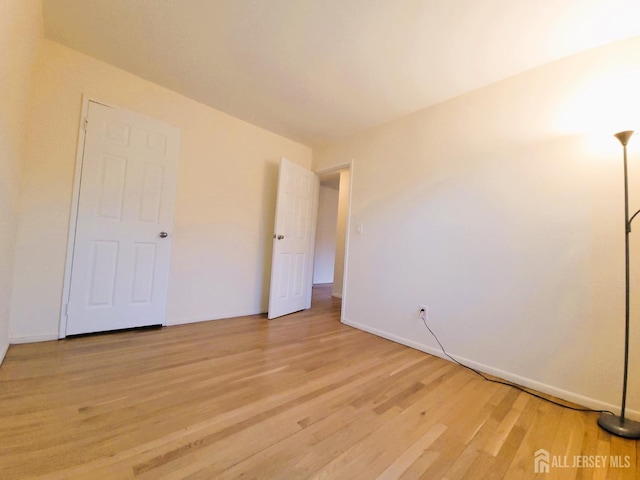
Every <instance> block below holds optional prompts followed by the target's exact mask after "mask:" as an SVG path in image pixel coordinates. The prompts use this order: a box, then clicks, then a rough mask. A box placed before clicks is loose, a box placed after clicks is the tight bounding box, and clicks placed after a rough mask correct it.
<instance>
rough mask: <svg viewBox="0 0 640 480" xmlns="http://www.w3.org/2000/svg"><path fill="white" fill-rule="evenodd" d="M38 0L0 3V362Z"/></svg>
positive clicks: (38, 35) (38, 27) (38, 32)
mask: <svg viewBox="0 0 640 480" xmlns="http://www.w3.org/2000/svg"><path fill="white" fill-rule="evenodd" d="M42 36H43V29H42V14H41V4H40V0H6V1H2V2H0V362H1V361H2V359H3V358H4V354H5V352H6V350H7V346H8V337H9V315H10V309H11V290H12V272H13V259H14V248H15V233H16V228H17V219H18V216H17V212H18V202H19V197H20V190H21V186H22V171H23V164H24V146H25V137H26V132H27V128H29V122H28V106H29V105H28V97H29V91H30V86H31V70H32V67H33V62H34V61H35V58H36V53H37V49H38V46H39V44H40V43H41V42H42Z"/></svg>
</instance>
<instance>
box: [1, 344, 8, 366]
mask: <svg viewBox="0 0 640 480" xmlns="http://www.w3.org/2000/svg"><path fill="white" fill-rule="evenodd" d="M7 350H9V344H8V343H6V344H4V345H2V346H0V365H2V362H3V361H4V357H5V356H6V355H7Z"/></svg>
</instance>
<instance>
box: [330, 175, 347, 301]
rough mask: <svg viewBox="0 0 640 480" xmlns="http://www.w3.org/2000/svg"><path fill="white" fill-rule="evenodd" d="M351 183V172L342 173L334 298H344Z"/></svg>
mask: <svg viewBox="0 0 640 480" xmlns="http://www.w3.org/2000/svg"><path fill="white" fill-rule="evenodd" d="M350 183H351V171H350V170H345V171H343V172H340V189H339V198H338V222H337V226H336V257H335V263H334V270H333V271H334V274H333V291H332V292H331V294H332V295H333V296H334V297H338V298H342V287H343V283H344V255H345V247H346V245H347V219H348V217H349V189H350Z"/></svg>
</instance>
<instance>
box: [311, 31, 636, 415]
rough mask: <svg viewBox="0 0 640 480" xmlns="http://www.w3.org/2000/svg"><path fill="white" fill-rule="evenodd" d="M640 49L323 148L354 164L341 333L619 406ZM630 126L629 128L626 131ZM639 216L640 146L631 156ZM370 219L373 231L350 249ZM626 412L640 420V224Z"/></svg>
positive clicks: (566, 66) (521, 79) (554, 69)
mask: <svg viewBox="0 0 640 480" xmlns="http://www.w3.org/2000/svg"><path fill="white" fill-rule="evenodd" d="M639 85H640V38H633V39H630V40H627V41H623V42H619V43H616V44H612V45H609V46H606V47H603V48H599V49H596V50H592V51H588V52H585V53H583V54H579V55H576V56H573V57H569V58H566V59H564V60H561V61H558V62H555V63H553V64H549V65H546V66H544V67H541V68H538V69H536V70H532V71H529V72H527V73H524V74H521V75H518V76H515V77H512V78H509V79H507V80H504V81H502V82H499V83H496V84H493V85H491V86H488V87H485V88H482V89H480V90H477V91H474V92H472V93H469V94H466V95H463V96H460V97H458V98H455V99H453V100H450V101H448V102H445V103H442V104H440V105H437V106H435V107H433V108H429V109H427V110H424V111H421V112H418V113H416V114H413V115H411V116H408V117H404V118H402V119H399V120H398V121H395V122H392V123H389V124H387V125H384V126H381V127H378V128H375V129H373V130H370V131H368V132H365V133H362V134H360V135H357V136H354V137H351V138H348V139H345V140H344V141H340V142H337V143H335V144H333V145H330V146H328V147H327V148H325V149H323V150H321V151H319V152H314V157H315V161H314V167H315V168H316V169H317V170H322V169H326V168H330V167H332V166H335V165H338V164H341V163H342V162H343V161H344V159H345V158H353V159H354V162H355V165H356V168H355V171H354V174H353V175H354V176H353V183H352V186H353V191H352V203H351V222H350V226H349V228H351V235H350V244H349V259H348V274H349V275H348V279H347V292H348V301H347V303H346V312H345V322H347V323H350V324H352V325H355V326H358V327H360V328H363V329H365V330H368V331H371V332H374V333H377V334H379V335H382V336H385V337H387V338H391V339H394V340H397V341H400V342H402V343H405V344H408V345H412V346H414V347H416V348H421V349H423V350H426V351H430V352H434V353H437V352H438V349H437V348H436V347H437V344H436V343H435V342H434V340H433V338H431V337H430V335H429V333H428V332H427V330H426V329H425V327H424V325H422V323H421V321H420V318H419V316H418V305H419V304H426V305H428V306H429V307H430V324H431V327H432V328H433V329H434V331H435V332H436V333H437V334H438V335H439V338H440V340H441V341H442V343H443V344H444V345H445V346H446V348H447V349H448V351H449V353H451V354H453V355H455V356H457V357H458V358H459V359H461V360H464V361H466V362H467V363H469V364H471V365H475V366H477V367H480V368H482V369H483V370H485V371H488V372H493V373H495V374H497V375H500V376H502V377H503V378H508V379H511V380H515V381H518V382H519V383H522V384H525V385H530V386H533V387H535V388H539V389H541V390H543V391H546V392H550V393H554V394H556V395H558V396H560V397H564V398H568V399H572V400H575V401H578V402H580V403H583V404H586V405H591V406H597V407H606V408H609V409H615V410H617V409H618V407H619V404H620V393H621V383H622V376H621V375H622V359H623V358H622V351H623V350H622V347H623V322H624V254H623V246H624V232H623V223H624V222H623V196H622V195H623V193H622V192H623V190H622V159H621V155H622V152H621V147H620V145H619V144H617V141H616V140H615V139H613V138H612V137H611V134H613V133H615V132H616V131H619V130H621V129H623V128H621V127H623V126H626V127H627V128H634V127H635V128H636V129H638V130H640V114H639V112H640V88H638V86H639ZM625 121H626V122H627V123H626V125H625ZM630 161H631V167H630V169H631V171H630V177H631V189H632V191H631V198H630V201H631V205H632V207H633V211H635V210H637V209H638V208H640V187H639V186H640V138H639V137H634V138H632V140H631V144H630ZM359 223H362V224H363V226H364V234H363V235H354V228H355V225H357V224H359ZM635 230H638V232H635V231H634V232H633V233H632V236H633V235H635V238H633V241H632V251H633V254H632V272H633V277H634V280H633V282H634V284H633V286H632V289H634V301H633V304H632V311H633V313H632V326H631V328H632V345H633V346H634V347H633V349H632V354H631V361H630V365H631V372H630V382H629V389H630V390H629V404H628V406H629V407H630V408H631V409H632V412H631V414H632V416H635V417H636V418H637V417H639V416H640V348H638V347H640V321H639V320H640V302H639V301H638V299H640V293H639V292H640V225H636V226H635Z"/></svg>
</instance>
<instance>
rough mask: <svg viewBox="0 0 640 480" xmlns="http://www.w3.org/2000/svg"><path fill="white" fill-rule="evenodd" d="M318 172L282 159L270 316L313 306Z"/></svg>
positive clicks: (274, 241) (274, 240) (272, 264)
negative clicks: (312, 290) (312, 291)
mask: <svg viewBox="0 0 640 480" xmlns="http://www.w3.org/2000/svg"><path fill="white" fill-rule="evenodd" d="M318 190H319V188H318V177H317V176H316V174H315V173H313V172H311V171H309V170H307V169H305V168H303V167H301V166H299V165H296V164H295V163H293V162H291V161H289V160H287V159H286V158H282V159H281V160H280V171H279V174H278V196H277V199H276V220H275V232H274V239H273V258H272V262H271V286H270V291H269V313H268V317H269V318H270V319H271V318H276V317H280V316H282V315H286V314H289V313H293V312H297V311H299V310H304V309H307V308H310V307H311V287H312V284H311V283H312V273H313V247H314V235H315V228H314V223H315V216H316V215H315V214H316V212H315V210H316V209H317V200H318Z"/></svg>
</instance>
